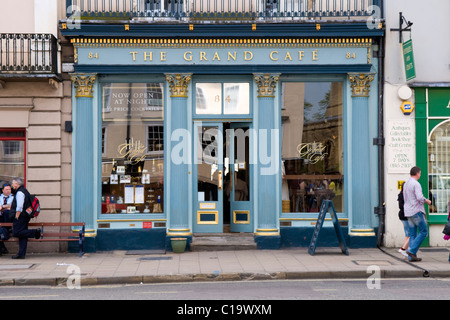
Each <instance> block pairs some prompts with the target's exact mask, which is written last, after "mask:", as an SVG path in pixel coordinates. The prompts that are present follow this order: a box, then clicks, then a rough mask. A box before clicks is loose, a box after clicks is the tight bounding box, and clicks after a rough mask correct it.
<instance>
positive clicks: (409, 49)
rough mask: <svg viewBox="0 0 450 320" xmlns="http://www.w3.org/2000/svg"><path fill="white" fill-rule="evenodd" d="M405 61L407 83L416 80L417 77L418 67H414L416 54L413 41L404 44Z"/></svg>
mask: <svg viewBox="0 0 450 320" xmlns="http://www.w3.org/2000/svg"><path fill="white" fill-rule="evenodd" d="M403 61H404V63H405V75H406V81H409V80H412V79H414V78H415V77H416V67H415V65H414V53H413V46H412V40H411V39H409V40H408V41H406V42H403Z"/></svg>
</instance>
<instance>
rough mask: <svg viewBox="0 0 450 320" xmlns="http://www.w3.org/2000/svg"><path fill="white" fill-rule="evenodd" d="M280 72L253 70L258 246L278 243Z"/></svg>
mask: <svg viewBox="0 0 450 320" xmlns="http://www.w3.org/2000/svg"><path fill="white" fill-rule="evenodd" d="M279 77H280V75H279V74H267V73H266V74H254V81H255V83H256V87H257V98H258V99H257V106H255V108H257V110H256V112H255V118H256V119H255V120H256V123H257V131H256V138H257V141H258V143H257V149H258V152H257V153H256V164H257V170H256V176H257V185H258V187H257V188H256V190H257V199H258V201H257V204H256V205H257V208H256V215H257V217H256V220H257V221H256V232H255V236H256V238H255V239H256V241H257V243H258V246H259V247H261V248H275V247H279V246H280V229H279V219H278V217H279V214H280V212H279V211H280V207H281V204H280V200H281V198H280V197H279V196H278V194H277V193H278V192H279V188H278V185H279V181H280V158H279V147H280V146H279V129H278V124H277V120H276V119H278V117H277V115H278V113H277V112H276V103H275V97H276V92H275V91H276V87H277V83H278V80H279Z"/></svg>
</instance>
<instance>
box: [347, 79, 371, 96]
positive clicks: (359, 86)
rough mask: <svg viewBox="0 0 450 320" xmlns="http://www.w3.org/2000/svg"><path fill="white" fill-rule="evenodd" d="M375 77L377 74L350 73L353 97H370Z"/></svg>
mask: <svg viewBox="0 0 450 320" xmlns="http://www.w3.org/2000/svg"><path fill="white" fill-rule="evenodd" d="M374 77H375V73H349V74H348V78H349V80H350V87H351V88H352V97H368V96H369V92H370V83H371V82H372V80H373V79H374Z"/></svg>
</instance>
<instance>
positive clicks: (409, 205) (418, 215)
mask: <svg viewBox="0 0 450 320" xmlns="http://www.w3.org/2000/svg"><path fill="white" fill-rule="evenodd" d="M420 173H421V170H420V168H419V167H412V168H411V170H410V176H411V177H410V178H409V180H408V181H406V182H405V184H404V186H403V197H404V199H405V205H404V211H405V217H407V218H408V224H409V236H410V238H409V248H408V250H407V251H406V253H407V254H408V259H409V260H410V261H421V260H422V259H420V258H418V257H417V251H418V250H419V247H420V245H421V244H422V242H423V240H424V239H425V238H426V237H427V235H428V230H427V221H426V218H425V207H424V203H425V202H426V203H427V204H428V205H430V204H431V201H430V200H429V199H426V198H425V197H424V196H423V193H422V187H421V185H420V183H419V182H418V180H419V179H420ZM417 229H419V234H417Z"/></svg>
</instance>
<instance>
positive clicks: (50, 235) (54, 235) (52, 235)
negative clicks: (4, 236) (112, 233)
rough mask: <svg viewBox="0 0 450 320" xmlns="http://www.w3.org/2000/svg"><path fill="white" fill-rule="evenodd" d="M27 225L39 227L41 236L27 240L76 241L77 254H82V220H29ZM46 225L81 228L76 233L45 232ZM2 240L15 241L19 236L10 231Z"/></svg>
mask: <svg viewBox="0 0 450 320" xmlns="http://www.w3.org/2000/svg"><path fill="white" fill-rule="evenodd" d="M12 225H13V224H12V223H11V222H8V223H6V222H2V223H0V227H12ZM28 227H29V229H35V228H36V227H39V228H41V237H40V238H39V239H34V238H29V239H28V241H30V242H59V241H78V246H79V253H78V256H79V257H81V256H82V255H83V254H84V231H85V223H84V222H30V223H29V224H28ZM46 227H81V229H80V230H79V231H78V234H76V233H75V232H53V231H50V232H46V231H45V228H46ZM0 241H2V240H0ZM3 241H5V242H13V241H14V242H16V241H19V238H16V237H13V236H12V234H11V233H10V238H9V239H8V240H3Z"/></svg>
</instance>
